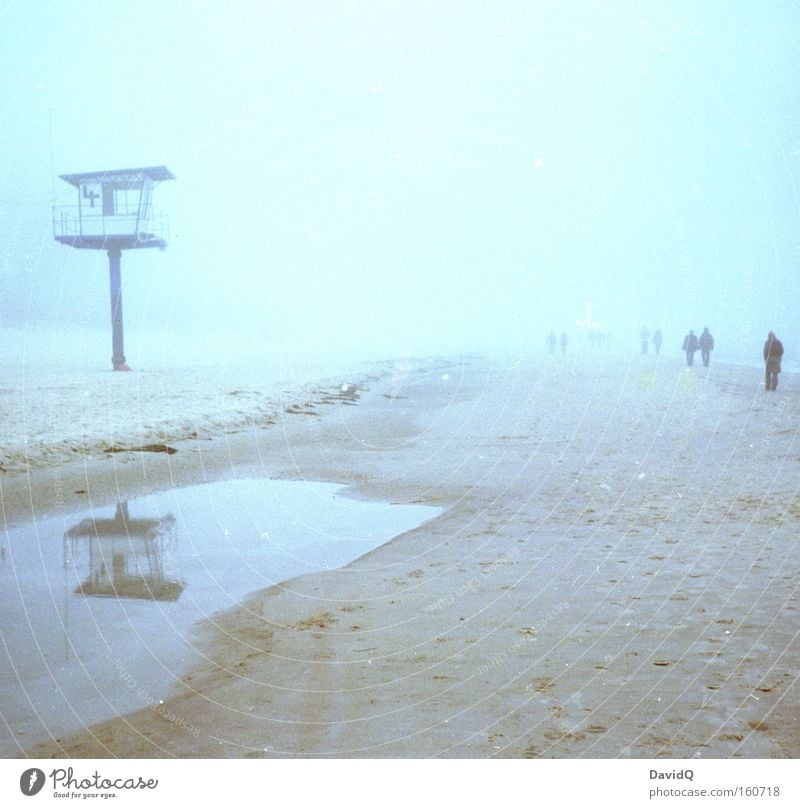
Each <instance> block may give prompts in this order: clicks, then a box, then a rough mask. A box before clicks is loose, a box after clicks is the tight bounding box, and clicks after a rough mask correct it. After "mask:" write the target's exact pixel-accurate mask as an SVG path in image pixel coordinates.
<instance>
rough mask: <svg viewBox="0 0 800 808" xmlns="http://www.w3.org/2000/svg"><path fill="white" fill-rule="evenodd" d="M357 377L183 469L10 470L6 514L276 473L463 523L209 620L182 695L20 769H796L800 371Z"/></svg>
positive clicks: (475, 369) (528, 367)
mask: <svg viewBox="0 0 800 808" xmlns="http://www.w3.org/2000/svg"><path fill="white" fill-rule="evenodd" d="M346 382H347V384H344V385H342V386H341V387H335V386H331V385H328V386H321V387H319V388H316V389H313V390H312V389H309V391H308V398H307V400H298V401H296V402H291V403H290V402H288V401H283V402H280V404H281V406H280V407H271V408H270V409H269V413H268V415H269V417H268V418H266V416H265V418H264V419H263V420H262V421H259V420H258V419H256V418H253V419H251V420H249V421H248V420H247V419H244V422H243V423H241V424H240V425H239V427H238V429H237V430H236V431H233V432H230V433H226V434H219V433H215V434H212V433H210V434H209V435H208V436H202V437H203V439H201V438H200V436H194V437H184V438H182V439H179V440H174V441H172V442H171V443H170V445H171V446H172V447H174V448H176V449H177V451H176V452H175V453H174V454H166V453H139V452H136V453H132V452H129V453H120V454H109V455H104V456H93V457H92V459H88V458H87V457H85V456H83V457H81V458H80V459H78V460H75V461H72V462H60V463H59V464H58V465H55V466H52V467H48V466H40V467H37V468H32V469H31V470H30V471H29V472H28V473H25V472H23V471H15V472H13V473H6V474H4V475H3V476H2V477H1V478H0V484H1V486H2V487H1V488H0V493H1V494H2V507H3V513H4V517H5V520H6V525H11V524H19V523H22V522H24V521H28V520H30V519H31V518H33V517H42V516H44V515H46V514H53V513H56V512H58V511H59V510H61V511H64V512H67V511H69V510H70V509H72V510H75V509H78V508H80V507H86V505H87V503H91V504H92V505H97V506H100V505H109V504H113V503H114V502H115V501H116V500H117V499H119V498H126V499H127V498H129V497H135V496H136V495H137V494H139V493H141V492H143V491H161V490H169V489H170V488H174V487H179V486H184V485H189V484H193V483H198V482H204V481H209V480H218V479H226V478H237V477H241V478H250V477H257V476H262V477H269V478H275V479H287V480H297V479H303V480H313V481H322V482H336V483H340V484H345V485H347V486H348V488H347V495H348V496H350V497H353V498H361V499H375V500H383V501H387V502H396V503H422V504H432V505H436V506H438V507H440V508H443V512H442V513H441V515H439V516H438V517H436V518H435V519H433V520H432V521H430V522H428V523H426V524H424V525H422V526H421V527H419V528H417V529H414V530H411V531H409V532H407V533H404V534H402V535H400V536H397V537H396V538H395V539H394V540H392V541H391V542H389V543H388V544H386V545H384V546H381V547H380V548H378V549H376V550H374V551H372V552H370V553H368V554H367V555H365V556H362V557H361V558H359V559H358V560H357V561H355V562H354V563H351V564H350V565H348V566H347V567H345V568H343V569H339V570H335V571H330V572H323V573H319V574H314V575H307V576H304V577H301V578H296V579H294V580H291V581H288V582H285V583H283V584H281V585H279V586H275V587H272V588H270V589H266V590H263V591H259V592H256V593H253V594H252V595H250V596H249V597H248V598H247V600H246V602H244V603H243V604H241V606H239V607H236V608H234V609H231V610H228V611H225V612H223V613H219V614H213V615H209V616H207V617H206V619H205V620H203V621H202V622H200V623H199V624H198V625H197V626H196V627H195V629H194V630H193V644H194V647H195V649H196V650H197V653H198V660H199V661H197V660H196V661H194V662H193V663H192V664H191V665H190V666H189V667H187V669H186V670H182V671H175V674H176V676H177V678H178V679H179V681H180V684H179V685H178V686H176V687H175V688H174V689H173V691H174V692H173V694H172V696H171V697H170V698H168V699H167V700H165V702H164V704H163V705H158V706H157V707H150V708H145V709H142V710H140V711H138V712H136V713H133V714H130V715H124V716H119V717H117V718H115V719H114V720H110V721H106V722H104V723H101V724H98V725H94V726H87V727H86V728H85V729H84V730H82V731H80V732H78V733H76V734H73V735H70V736H67V737H53V738H52V739H51V740H50V741H49V742H46V743H41V744H37V745H35V746H33V747H27V748H25V749H24V750H21V751H20V756H23V755H25V756H29V757H36V758H42V757H75V758H83V757H90V758H94V757H101V758H102V757H124V758H146V757H248V758H261V757H403V758H410V757H414V758H417V757H471V758H488V757H512V758H537V757H545V758H578V757H632V758H657V757H666V758H690V757H703V758H724V757H743V758H784V757H797V756H798V754H800V710H799V709H798V703H799V702H800V679H799V676H800V674H799V673H798V671H800V639H799V638H798V630H799V629H800V619H799V617H800V616H799V615H798V580H800V578H799V577H798V573H800V546H799V545H798V535H800V530H799V528H800V505H799V504H798V502H800V499H799V498H798V489H799V488H800V466H798V462H799V461H800V446H798V416H800V404H799V403H798V398H797V394H798V390H799V389H800V383H799V382H798V378H797V377H796V376H795V375H794V374H791V373H784V374H783V375H782V377H781V385H780V387H779V388H778V390H777V392H776V393H769V394H768V393H765V391H764V389H763V382H762V372H761V370H759V369H758V368H753V367H743V366H735V365H725V364H715V363H712V366H711V367H710V368H708V369H704V368H702V367H695V368H694V369H692V370H687V369H686V368H685V367H684V366H683V364H682V363H681V361H680V360H679V359H676V358H667V357H662V358H661V359H656V358H655V357H652V356H651V357H641V356H635V357H631V358H628V359H624V358H612V357H610V356H606V355H605V354H603V353H601V352H598V353H597V354H595V355H592V354H585V355H583V356H579V357H577V358H576V357H574V356H570V355H568V356H567V357H565V358H564V359H561V358H560V357H557V358H550V357H547V358H539V359H536V360H530V359H520V358H510V359H508V358H503V357H479V356H469V357H458V358H454V359H436V360H425V361H416V360H413V359H406V360H402V361H399V362H394V363H388V364H386V365H385V366H383V367H382V368H376V367H373V368H371V369H370V370H369V371H368V372H364V373H363V374H361V375H360V376H359V375H357V374H356V375H352V376H351V377H349V378H348V379H347V380H346ZM259 411H260V410H259ZM78 492H79V493H78ZM12 729H13V728H12Z"/></svg>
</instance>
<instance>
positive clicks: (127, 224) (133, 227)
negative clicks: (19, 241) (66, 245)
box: [53, 205, 169, 243]
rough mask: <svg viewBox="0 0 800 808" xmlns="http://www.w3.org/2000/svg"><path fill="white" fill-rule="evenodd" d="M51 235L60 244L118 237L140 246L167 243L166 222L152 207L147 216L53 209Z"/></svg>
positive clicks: (77, 209)
mask: <svg viewBox="0 0 800 808" xmlns="http://www.w3.org/2000/svg"><path fill="white" fill-rule="evenodd" d="M53 236H54V237H55V238H56V239H58V240H59V241H69V240H73V239H74V240H77V239H109V240H113V239H115V238H119V239H126V240H132V241H139V242H142V243H145V242H151V241H160V242H166V241H168V240H169V219H168V218H167V216H166V215H165V214H163V213H161V211H159V210H158V209H157V208H155V207H154V206H151V208H150V211H149V212H148V214H147V216H145V217H140V216H138V215H137V214H136V213H131V214H119V215H103V214H102V213H97V214H87V213H86V211H85V210H81V209H80V208H79V207H78V206H77V205H60V206H57V207H54V208H53Z"/></svg>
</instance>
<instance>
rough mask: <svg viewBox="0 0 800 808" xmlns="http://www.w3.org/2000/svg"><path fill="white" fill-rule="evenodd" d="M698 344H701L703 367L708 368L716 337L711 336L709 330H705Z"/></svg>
mask: <svg viewBox="0 0 800 808" xmlns="http://www.w3.org/2000/svg"><path fill="white" fill-rule="evenodd" d="M698 342H699V343H700V356H702V357H703V367H708V363H709V361H710V360H711V351H713V350H714V337H712V336H711V334H710V333H709V331H708V329H707V328H704V329H703V333H702V334H701V335H700V339H699V340H698Z"/></svg>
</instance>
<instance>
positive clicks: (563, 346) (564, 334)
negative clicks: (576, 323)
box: [558, 331, 567, 354]
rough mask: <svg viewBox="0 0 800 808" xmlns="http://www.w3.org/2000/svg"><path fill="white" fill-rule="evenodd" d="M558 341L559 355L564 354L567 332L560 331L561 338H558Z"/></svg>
mask: <svg viewBox="0 0 800 808" xmlns="http://www.w3.org/2000/svg"><path fill="white" fill-rule="evenodd" d="M558 341H559V342H560V343H561V353H562V354H565V353H566V352H567V332H566V331H562V332H561V336H560V337H559V338H558Z"/></svg>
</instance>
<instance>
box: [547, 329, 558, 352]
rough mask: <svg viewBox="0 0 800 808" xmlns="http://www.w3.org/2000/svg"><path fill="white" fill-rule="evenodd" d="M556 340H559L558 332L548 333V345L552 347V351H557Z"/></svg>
mask: <svg viewBox="0 0 800 808" xmlns="http://www.w3.org/2000/svg"><path fill="white" fill-rule="evenodd" d="M556 342H557V340H556V332H555V331H551V332H550V333H549V334H548V335H547V347H548V348H549V349H550V353H555V352H556Z"/></svg>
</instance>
